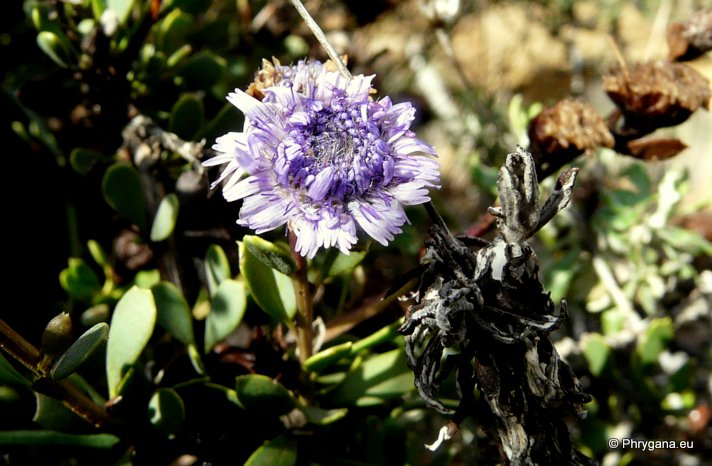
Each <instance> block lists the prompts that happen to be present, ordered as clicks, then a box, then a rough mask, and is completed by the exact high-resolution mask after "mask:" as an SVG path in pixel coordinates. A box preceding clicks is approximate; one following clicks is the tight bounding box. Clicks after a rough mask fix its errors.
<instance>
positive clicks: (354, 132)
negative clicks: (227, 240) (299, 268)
mask: <svg viewBox="0 0 712 466" xmlns="http://www.w3.org/2000/svg"><path fill="white" fill-rule="evenodd" d="M270 74H271V75H270V80H269V82H270V84H271V86H270V87H261V88H260V89H259V90H260V97H262V99H261V100H258V99H256V98H254V97H252V96H250V95H248V94H247V93H245V92H242V91H240V90H235V92H234V93H231V94H230V95H229V96H228V100H229V101H230V102H231V103H232V104H233V105H235V106H236V107H237V108H238V109H240V110H241V111H242V112H243V113H244V114H245V125H244V128H243V131H242V132H240V133H238V132H232V133H228V134H226V135H224V136H221V137H219V138H218V139H217V141H216V144H215V145H214V146H213V149H215V150H216V151H217V152H218V155H217V156H216V157H214V158H212V159H210V160H208V161H206V162H205V165H208V166H210V165H222V164H226V167H225V168H224V170H223V172H222V174H221V175H220V177H219V178H218V180H217V181H215V183H213V186H215V185H217V184H218V183H220V182H222V181H223V180H226V182H225V184H224V186H223V195H224V196H225V199H227V200H228V201H235V200H238V199H243V205H242V208H241V210H240V215H239V219H238V221H237V223H238V224H240V225H243V226H246V227H248V228H251V229H254V230H255V231H256V232H257V233H262V232H266V231H269V230H273V229H275V228H277V227H280V226H282V225H284V224H287V227H288V228H289V229H290V230H291V231H292V232H293V233H294V234H295V235H296V238H297V241H296V249H297V251H299V253H300V254H302V255H303V256H306V257H309V258H311V257H313V256H314V254H316V251H317V250H318V249H319V248H320V247H324V248H329V247H333V246H335V247H337V248H339V250H341V251H342V252H344V253H347V254H348V252H349V250H350V248H351V246H352V245H353V244H354V243H356V241H357V236H356V230H357V226H358V227H360V228H361V229H362V230H363V231H365V232H366V233H367V234H368V235H370V236H371V237H372V238H373V239H375V240H376V241H378V242H379V243H381V244H383V245H386V244H388V242H389V241H391V240H392V239H393V237H394V235H395V234H397V233H400V232H401V226H402V225H403V224H404V223H405V222H406V221H407V220H408V219H407V217H406V215H405V212H404V211H403V206H406V205H414V204H421V203H424V202H427V201H429V200H430V198H429V196H428V189H429V188H431V187H437V183H438V182H439V172H438V163H437V161H436V160H435V159H434V158H433V156H435V155H436V154H435V151H434V150H433V148H432V147H431V146H429V145H428V144H425V143H424V142H422V141H420V140H419V139H417V138H416V137H415V135H414V134H413V132H411V131H410V124H411V121H412V120H413V117H414V114H415V109H414V108H413V107H412V105H411V104H409V103H401V104H393V103H392V102H391V100H390V99H389V98H388V97H384V98H382V99H379V100H373V99H372V98H371V93H372V89H371V80H372V79H373V76H363V75H359V76H354V77H352V78H346V77H344V76H342V75H341V74H339V73H337V72H335V71H330V70H329V69H328V67H327V66H325V65H323V64H321V63H319V62H315V61H310V62H306V61H301V62H299V63H298V64H297V65H295V66H281V65H276V66H274V67H273V69H271V70H270ZM245 175H246V176H245Z"/></svg>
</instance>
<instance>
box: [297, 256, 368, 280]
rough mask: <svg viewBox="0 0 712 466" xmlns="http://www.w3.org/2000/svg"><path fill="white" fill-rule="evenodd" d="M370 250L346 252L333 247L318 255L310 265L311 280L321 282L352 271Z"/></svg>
mask: <svg viewBox="0 0 712 466" xmlns="http://www.w3.org/2000/svg"><path fill="white" fill-rule="evenodd" d="M367 253H368V251H351V253H350V254H348V255H347V254H344V253H343V252H341V251H339V250H338V249H336V248H331V249H328V250H327V251H326V253H325V254H319V255H317V256H316V257H315V258H314V260H312V262H311V264H310V266H309V269H310V270H309V281H310V282H312V283H316V284H320V283H322V282H323V281H324V280H325V279H327V278H330V277H335V276H337V275H339V274H342V273H345V272H350V271H352V270H353V269H354V268H355V267H356V266H357V265H358V264H360V263H361V261H362V260H363V258H364V257H366V254H367Z"/></svg>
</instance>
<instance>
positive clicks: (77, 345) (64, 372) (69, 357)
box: [50, 322, 109, 380]
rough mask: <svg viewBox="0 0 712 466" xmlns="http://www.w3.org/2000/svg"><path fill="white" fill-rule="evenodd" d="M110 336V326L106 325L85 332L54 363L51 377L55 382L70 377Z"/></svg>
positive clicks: (97, 325) (98, 325) (96, 326)
mask: <svg viewBox="0 0 712 466" xmlns="http://www.w3.org/2000/svg"><path fill="white" fill-rule="evenodd" d="M108 336H109V326H108V325H107V324H106V323H103V322H102V323H99V324H96V325H95V326H93V327H92V328H90V329H89V330H87V331H86V332H84V333H83V334H82V335H81V336H80V337H79V338H77V341H75V342H74V343H72V346H70V347H69V348H68V349H67V351H65V352H64V354H62V356H61V357H60V358H59V359H58V360H57V362H55V363H54V365H53V366H52V371H51V372H50V377H52V379H54V380H61V379H64V378H66V377H69V376H70V375H71V374H72V373H73V372H75V371H77V369H79V367H80V366H81V365H82V364H84V361H86V360H87V359H89V357H90V356H91V355H92V354H94V352H95V351H96V350H97V349H98V348H99V347H100V346H101V345H102V344H103V343H104V342H105V341H106V340H107V338H108Z"/></svg>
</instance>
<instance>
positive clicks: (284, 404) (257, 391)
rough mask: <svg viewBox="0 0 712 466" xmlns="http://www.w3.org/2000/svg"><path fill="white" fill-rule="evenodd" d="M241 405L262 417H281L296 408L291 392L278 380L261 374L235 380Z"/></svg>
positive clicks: (242, 376) (244, 376) (243, 376)
mask: <svg viewBox="0 0 712 466" xmlns="http://www.w3.org/2000/svg"><path fill="white" fill-rule="evenodd" d="M235 392H236V393H237V400H238V402H239V403H240V405H241V406H242V407H243V408H245V409H246V410H248V411H253V412H255V413H259V414H260V416H268V417H271V416H274V417H276V416H281V415H283V414H287V413H288V412H290V411H291V410H292V409H294V407H295V406H296V402H295V401H294V398H292V395H291V394H290V393H289V391H288V390H287V389H286V388H284V386H283V385H282V384H281V383H279V382H277V381H276V380H274V379H272V378H270V377H267V376H266V375H261V374H249V375H241V376H239V377H237V378H236V379H235Z"/></svg>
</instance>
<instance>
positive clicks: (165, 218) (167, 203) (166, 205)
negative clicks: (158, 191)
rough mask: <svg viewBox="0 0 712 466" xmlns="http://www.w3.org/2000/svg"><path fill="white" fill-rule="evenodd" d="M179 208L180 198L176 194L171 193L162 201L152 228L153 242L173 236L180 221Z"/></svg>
mask: <svg viewBox="0 0 712 466" xmlns="http://www.w3.org/2000/svg"><path fill="white" fill-rule="evenodd" d="M179 207H180V204H179V203H178V196H176V195H175V194H174V193H170V194H169V195H167V196H166V197H164V198H163V200H161V204H160V205H159V206H158V211H157V212H156V218H154V219H153V226H151V241H163V240H165V239H167V238H168V237H169V236H171V233H173V229H174V228H175V226H176V220H177V219H178V210H179Z"/></svg>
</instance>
